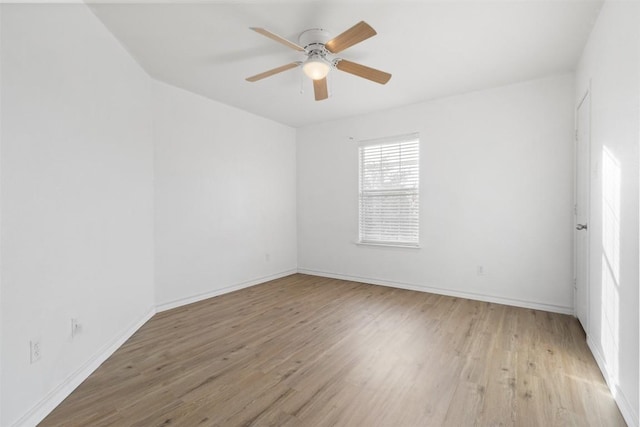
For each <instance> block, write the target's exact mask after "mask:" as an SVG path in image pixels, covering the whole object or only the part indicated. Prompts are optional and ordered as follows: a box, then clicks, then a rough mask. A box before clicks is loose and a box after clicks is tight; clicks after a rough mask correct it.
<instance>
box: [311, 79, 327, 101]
mask: <svg viewBox="0 0 640 427" xmlns="http://www.w3.org/2000/svg"><path fill="white" fill-rule="evenodd" d="M313 92H314V94H315V96H316V101H322V100H323V99H327V98H328V97H329V91H328V90H327V78H326V77H325V78H324V79H320V80H314V81H313Z"/></svg>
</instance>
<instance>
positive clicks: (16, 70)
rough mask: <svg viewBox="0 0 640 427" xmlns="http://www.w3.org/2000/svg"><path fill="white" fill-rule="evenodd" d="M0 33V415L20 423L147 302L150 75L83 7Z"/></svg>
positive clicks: (8, 9)
mask: <svg viewBox="0 0 640 427" xmlns="http://www.w3.org/2000/svg"><path fill="white" fill-rule="evenodd" d="M1 31H2V34H1V37H2V52H1V55H2V84H1V91H2V113H1V114H2V124H3V126H2V139H1V141H2V146H1V161H2V164H1V172H2V176H1V183H2V188H1V194H2V200H1V203H2V224H1V225H2V227H1V229H2V236H1V251H2V272H1V281H2V302H1V304H2V306H1V312H2V313H1V318H2V319H1V324H2V328H3V329H2V367H1V369H2V372H1V374H2V375H1V377H2V389H3V394H2V402H1V407H2V419H1V420H0V424H1V425H3V426H9V425H12V424H13V423H14V422H16V421H18V420H19V419H20V418H21V417H23V416H24V418H22V421H24V422H25V423H26V425H33V424H34V423H35V422H36V421H38V419H39V417H40V416H41V415H42V414H43V413H46V412H48V410H50V409H52V404H55V403H56V402H55V401H56V399H58V398H60V397H64V395H65V394H66V392H68V391H69V390H68V388H69V387H71V388H72V387H73V386H74V385H76V384H77V381H78V380H79V379H83V373H86V370H87V369H88V370H89V371H90V368H92V367H95V364H96V362H97V361H99V359H100V357H101V356H103V355H104V354H105V352H108V350H109V349H110V347H112V346H113V345H117V343H118V342H119V340H121V339H122V337H123V335H125V334H127V332H128V331H130V330H131V328H135V326H136V324H138V323H139V322H140V321H142V320H144V318H145V316H147V315H148V314H149V312H150V310H152V307H153V303H154V295H153V147H152V139H151V137H152V132H151V108H150V99H151V81H150V79H149V77H148V76H147V75H146V74H145V73H144V72H143V71H142V70H141V68H140V67H139V66H138V65H137V64H136V63H135V62H134V61H133V60H132V59H131V57H130V56H129V55H128V54H127V52H126V51H125V50H124V49H123V48H122V47H121V46H120V44H119V43H118V42H116V40H115V39H114V38H113V36H112V35H111V34H110V33H109V32H108V31H107V30H106V29H105V28H104V26H103V25H102V24H101V23H100V22H99V21H98V20H97V19H96V18H95V16H94V15H93V14H92V13H91V12H90V11H89V10H88V9H87V7H86V6H84V5H60V4H57V5H8V4H3V5H2V25H1ZM71 317H77V318H78V319H79V320H80V322H81V323H82V325H83V330H82V333H81V334H80V335H78V336H77V337H76V338H75V339H74V340H71V333H70V332H71V327H70V319H71ZM30 339H39V340H40V342H41V346H42V360H40V361H39V362H37V363H35V364H33V365H31V364H30V363H29V340H30ZM37 405H41V406H37Z"/></svg>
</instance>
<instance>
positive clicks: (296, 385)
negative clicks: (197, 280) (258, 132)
mask: <svg viewBox="0 0 640 427" xmlns="http://www.w3.org/2000/svg"><path fill="white" fill-rule="evenodd" d="M41 425H42V426H59V425H65V426H94V425H95V426H108V425H113V426H164V425H174V426H198V425H203V426H241V425H242V426H247V425H256V426H269V425H274V426H334V425H339V426H394V427H395V426H617V425H621V426H623V425H625V423H624V421H623V419H622V417H621V415H620V413H619V411H618V409H617V407H616V405H615V403H614V401H613V398H612V396H611V394H610V393H609V391H608V389H607V387H606V385H605V384H604V381H603V379H602V375H601V374H600V372H599V370H598V368H597V367H596V363H595V361H594V359H593V357H592V355H591V353H590V352H589V350H588V349H587V346H586V344H585V338H584V333H583V331H582V329H581V328H580V326H579V324H578V322H577V321H576V320H575V319H574V318H572V317H570V316H565V315H559V314H551V313H547V312H542V311H535V310H528V309H522V308H514V307H509V306H504V305H498V304H490V303H483V302H478V301H470V300H465V299H460V298H452V297H445V296H439V295H433V294H428V293H419V292H412V291H405V290H400V289H393V288H386V287H382V286H373V285H365V284H361V283H355V282H346V281H340V280H334V279H326V278H320V277H313V276H305V275H300V274H297V275H293V276H289V277H286V278H284V279H279V280H275V281H272V282H269V283H265V284H262V285H259V286H255V287H252V288H248V289H245V290H241V291H238V292H234V293H231V294H227V295H223V296H219V297H216V298H212V299H209V300H205V301H202V302H199V303H195V304H191V305H189V306H184V307H180V308H177V309H174V310H170V311H166V312H163V313H160V314H157V315H156V316H154V317H153V318H152V319H151V320H150V321H149V322H148V323H146V324H145V325H144V326H143V327H142V328H141V329H140V330H139V331H138V332H137V333H136V334H135V335H134V336H133V337H131V339H129V340H128V341H127V342H126V343H125V344H124V345H123V346H122V347H121V348H120V349H119V350H118V351H117V352H116V353H115V354H114V355H113V356H112V357H111V358H109V359H108V360H107V361H106V362H105V363H104V364H103V365H102V366H101V367H100V368H99V369H98V370H97V371H96V372H94V373H93V375H91V377H89V378H88V379H87V380H86V381H85V382H84V383H83V384H82V385H80V387H78V389H76V391H74V392H73V394H71V395H70V396H69V397H68V398H67V399H66V400H65V401H64V402H63V403H62V404H61V405H60V406H59V407H58V408H57V409H56V410H55V411H53V412H52V413H51V414H50V415H49V416H48V417H47V418H46V419H45V420H44V421H43V422H42V424H41Z"/></svg>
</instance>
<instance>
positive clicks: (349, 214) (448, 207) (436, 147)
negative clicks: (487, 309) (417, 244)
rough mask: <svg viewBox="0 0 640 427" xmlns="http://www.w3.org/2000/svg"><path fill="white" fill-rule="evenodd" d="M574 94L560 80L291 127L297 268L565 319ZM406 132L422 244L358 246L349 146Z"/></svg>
mask: <svg viewBox="0 0 640 427" xmlns="http://www.w3.org/2000/svg"><path fill="white" fill-rule="evenodd" d="M573 85H574V81H573V77H572V76H571V75H561V76H556V77H551V78H546V79H542V80H535V81H531V82H526V83H522V84H517V85H513V86H508V87H501V88H497V89H491V90H486V91H481V92H475V93H470V94H466V95H461V96H456V97H451V98H446V99H442V100H438V101H433V102H426V103H421V104H416V105H412V106H407V107H404V108H398V109H393V110H389V111H386V112H382V113H377V114H370V115H365V116H361V117H355V118H352V119H347V120H340V121H334V122H330V123H325V124H321V125H316V126H309V127H305V128H301V129H299V130H298V248H299V251H298V263H299V269H300V270H302V271H306V272H310V273H315V274H321V275H329V276H336V277H347V278H348V277H354V278H358V279H360V280H363V281H366V282H373V283H387V284H395V285H398V286H404V287H409V288H415V289H422V290H430V291H435V292H441V293H446V294H453V295H463V296H467V297H471V298H479V299H483V300H490V301H501V302H506V303H511V304H515V305H523V306H534V307H540V308H545V309H548V310H553V311H560V312H572V310H573V308H572V307H573V301H572V298H573V297H572V285H571V282H572V256H571V254H572V198H573V196H572V180H573V178H572V153H573V145H572V144H573V142H572V141H573V140H572V134H573V98H574V90H573ZM409 132H419V133H420V139H421V146H420V149H421V153H420V156H421V162H420V166H421V171H420V173H421V179H420V185H421V188H420V209H421V212H420V216H421V219H420V227H421V228H420V234H421V236H420V241H421V246H422V247H421V248H420V249H398V248H384V247H372V246H361V245H356V244H354V242H356V240H357V238H358V229H357V226H358V167H357V161H358V154H357V142H356V141H357V140H359V139H371V138H379V137H386V136H392V135H399V134H406V133H409ZM349 137H353V138H354V141H350V140H349ZM477 266H483V268H484V270H485V272H486V274H485V275H483V276H478V275H477Z"/></svg>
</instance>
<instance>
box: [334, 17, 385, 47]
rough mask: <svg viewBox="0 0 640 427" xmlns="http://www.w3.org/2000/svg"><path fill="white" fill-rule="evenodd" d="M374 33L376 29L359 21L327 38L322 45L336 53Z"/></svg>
mask: <svg viewBox="0 0 640 427" xmlns="http://www.w3.org/2000/svg"><path fill="white" fill-rule="evenodd" d="M376 34H377V33H376V30H374V29H373V28H371V26H370V25H369V24H367V23H366V22H364V21H360V22H358V23H357V24H356V25H354V26H353V27H351V28H349V29H348V30H347V31H345V32H344V33H342V34H340V35H339V36H336V37H334V38H333V39H331V40H329V41H328V42H327V43H325V45H324V47H325V48H327V50H328V51H329V52H331V53H338V52H342V51H343V50H345V49H346V48H348V47H351V46H353V45H354V44H357V43H360V42H361V41H363V40H366V39H368V38H369V37H373V36H375V35H376Z"/></svg>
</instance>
